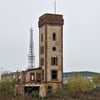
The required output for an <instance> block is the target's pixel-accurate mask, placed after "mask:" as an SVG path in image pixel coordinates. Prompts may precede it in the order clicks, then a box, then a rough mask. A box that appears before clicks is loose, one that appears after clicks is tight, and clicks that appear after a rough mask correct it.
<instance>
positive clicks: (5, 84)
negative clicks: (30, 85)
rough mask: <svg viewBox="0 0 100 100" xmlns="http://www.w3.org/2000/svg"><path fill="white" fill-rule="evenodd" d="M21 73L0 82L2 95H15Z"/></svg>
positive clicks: (0, 93)
mask: <svg viewBox="0 0 100 100" xmlns="http://www.w3.org/2000/svg"><path fill="white" fill-rule="evenodd" d="M18 77H19V73H17V74H16V77H15V78H14V79H5V80H3V81H1V82H0V96H1V95H13V93H14V87H15V85H16V84H18V83H19V79H18Z"/></svg>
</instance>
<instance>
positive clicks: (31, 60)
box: [28, 28, 35, 69]
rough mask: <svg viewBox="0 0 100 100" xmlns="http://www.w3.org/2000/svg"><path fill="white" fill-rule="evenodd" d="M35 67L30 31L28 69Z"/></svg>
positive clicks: (31, 33)
mask: <svg viewBox="0 0 100 100" xmlns="http://www.w3.org/2000/svg"><path fill="white" fill-rule="evenodd" d="M34 67H35V56H34V43H33V29H32V28H31V29H30V44H29V54H28V69H33V68H34Z"/></svg>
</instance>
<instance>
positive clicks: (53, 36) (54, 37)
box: [52, 33, 56, 41]
mask: <svg viewBox="0 0 100 100" xmlns="http://www.w3.org/2000/svg"><path fill="white" fill-rule="evenodd" d="M52 40H53V41H56V33H53V35H52Z"/></svg>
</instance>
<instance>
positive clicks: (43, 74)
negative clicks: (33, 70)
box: [42, 70, 44, 80]
mask: <svg viewBox="0 0 100 100" xmlns="http://www.w3.org/2000/svg"><path fill="white" fill-rule="evenodd" d="M42 80H44V70H42Z"/></svg>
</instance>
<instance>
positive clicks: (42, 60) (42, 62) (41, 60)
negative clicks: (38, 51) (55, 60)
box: [40, 58, 44, 66]
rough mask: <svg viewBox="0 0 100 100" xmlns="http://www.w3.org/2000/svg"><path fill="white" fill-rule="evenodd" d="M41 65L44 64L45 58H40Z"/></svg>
mask: <svg viewBox="0 0 100 100" xmlns="http://www.w3.org/2000/svg"><path fill="white" fill-rule="evenodd" d="M40 65H41V66H43V65H44V58H41V59H40Z"/></svg>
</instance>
